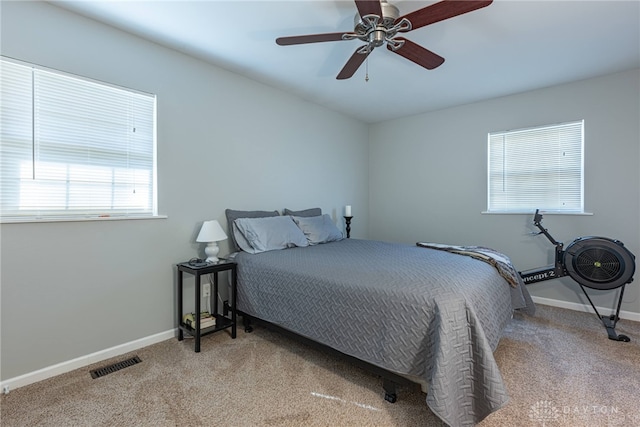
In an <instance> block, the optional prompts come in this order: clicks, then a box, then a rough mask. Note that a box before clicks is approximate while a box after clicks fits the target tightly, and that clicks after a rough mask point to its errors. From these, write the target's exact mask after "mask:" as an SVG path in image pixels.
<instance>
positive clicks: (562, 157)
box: [488, 120, 584, 213]
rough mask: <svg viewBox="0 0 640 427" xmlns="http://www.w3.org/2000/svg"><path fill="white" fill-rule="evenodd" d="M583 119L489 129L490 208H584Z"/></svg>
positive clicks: (571, 210)
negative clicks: (506, 129)
mask: <svg viewBox="0 0 640 427" xmlns="http://www.w3.org/2000/svg"><path fill="white" fill-rule="evenodd" d="M583 130H584V121H582V120H581V121H576V122H571V123H562V124H558V125H549V126H542V127H536V128H531V129H521V130H514V131H507V132H493V133H490V134H489V137H488V211H489V212H509V213H530V212H532V211H533V210H535V209H541V210H545V211H547V212H565V213H583V212H584V170H583V166H584V161H583V151H584V138H583Z"/></svg>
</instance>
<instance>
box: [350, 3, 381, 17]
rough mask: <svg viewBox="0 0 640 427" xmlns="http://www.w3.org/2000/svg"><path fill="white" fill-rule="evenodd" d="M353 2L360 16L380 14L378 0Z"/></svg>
mask: <svg viewBox="0 0 640 427" xmlns="http://www.w3.org/2000/svg"><path fill="white" fill-rule="evenodd" d="M355 2H356V7H357V8H358V13H359V14H360V17H363V16H365V15H378V16H382V6H380V0H355Z"/></svg>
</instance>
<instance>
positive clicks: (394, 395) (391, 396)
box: [382, 378, 398, 403]
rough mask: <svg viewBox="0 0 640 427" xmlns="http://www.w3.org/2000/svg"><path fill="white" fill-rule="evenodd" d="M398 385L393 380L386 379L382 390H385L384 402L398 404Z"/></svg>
mask: <svg viewBox="0 0 640 427" xmlns="http://www.w3.org/2000/svg"><path fill="white" fill-rule="evenodd" d="M397 386H398V385H397V384H396V383H394V382H393V381H391V380H388V379H386V378H385V379H384V380H383V382H382V388H383V389H384V400H386V401H387V402H389V403H396V400H398V392H397Z"/></svg>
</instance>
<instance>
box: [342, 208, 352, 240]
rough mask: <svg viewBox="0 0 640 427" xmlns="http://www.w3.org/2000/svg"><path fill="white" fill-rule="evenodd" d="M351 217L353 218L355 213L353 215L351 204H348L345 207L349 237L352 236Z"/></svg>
mask: <svg viewBox="0 0 640 427" xmlns="http://www.w3.org/2000/svg"><path fill="white" fill-rule="evenodd" d="M351 218H353V215H351V205H347V206H345V207H344V220H345V222H346V224H347V239H348V238H349V237H351Z"/></svg>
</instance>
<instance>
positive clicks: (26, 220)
mask: <svg viewBox="0 0 640 427" xmlns="http://www.w3.org/2000/svg"><path fill="white" fill-rule="evenodd" d="M167 218H169V217H168V216H167V215H155V216H153V215H149V216H100V217H86V218H80V217H78V218H71V217H69V218H11V219H0V224H32V223H38V222H86V221H130V220H140V219H167Z"/></svg>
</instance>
